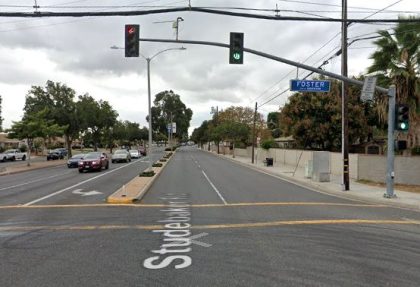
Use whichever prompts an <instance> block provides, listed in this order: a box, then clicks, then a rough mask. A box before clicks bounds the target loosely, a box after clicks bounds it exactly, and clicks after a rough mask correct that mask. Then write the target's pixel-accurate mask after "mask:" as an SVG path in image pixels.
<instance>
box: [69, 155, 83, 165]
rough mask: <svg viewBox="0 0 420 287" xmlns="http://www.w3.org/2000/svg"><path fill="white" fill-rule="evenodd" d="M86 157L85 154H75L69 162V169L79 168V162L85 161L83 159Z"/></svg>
mask: <svg viewBox="0 0 420 287" xmlns="http://www.w3.org/2000/svg"><path fill="white" fill-rule="evenodd" d="M84 156H85V154H84V153H79V154H75V155H74V156H72V157H71V158H70V159H69V160H68V161H67V167H68V168H71V167H78V166H79V161H81V160H82V159H83V157H84Z"/></svg>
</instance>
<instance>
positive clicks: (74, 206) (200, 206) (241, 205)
mask: <svg viewBox="0 0 420 287" xmlns="http://www.w3.org/2000/svg"><path fill="white" fill-rule="evenodd" d="M249 206H250V207H252V206H348V207H372V208H378V207H387V205H383V204H357V203H356V204H354V203H331V202H241V203H229V204H192V205H190V207H191V208H206V207H225V208H226V207H249ZM89 207H103V208H109V207H133V208H165V207H171V206H170V205H167V204H104V203H99V204H60V205H57V204H51V205H29V206H25V205H4V206H0V210H1V209H43V208H89Z"/></svg>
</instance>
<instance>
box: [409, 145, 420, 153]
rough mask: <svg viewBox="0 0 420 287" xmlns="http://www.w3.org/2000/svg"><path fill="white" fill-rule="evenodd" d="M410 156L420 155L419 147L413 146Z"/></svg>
mask: <svg viewBox="0 0 420 287" xmlns="http://www.w3.org/2000/svg"><path fill="white" fill-rule="evenodd" d="M411 154H412V155H420V146H415V147H413V148H412V149H411Z"/></svg>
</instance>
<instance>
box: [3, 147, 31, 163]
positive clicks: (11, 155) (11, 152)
mask: <svg viewBox="0 0 420 287" xmlns="http://www.w3.org/2000/svg"><path fill="white" fill-rule="evenodd" d="M26 158H27V155H26V152H21V151H20V150H18V149H8V150H6V151H5V152H4V153H0V160H1V161H8V160H10V161H15V160H18V159H19V160H26Z"/></svg>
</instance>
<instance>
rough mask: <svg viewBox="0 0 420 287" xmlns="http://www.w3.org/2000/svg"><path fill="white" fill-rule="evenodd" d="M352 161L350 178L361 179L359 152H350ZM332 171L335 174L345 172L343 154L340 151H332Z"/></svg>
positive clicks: (350, 160)
mask: <svg viewBox="0 0 420 287" xmlns="http://www.w3.org/2000/svg"><path fill="white" fill-rule="evenodd" d="M349 162H350V178H352V179H356V180H357V179H359V172H358V171H359V168H358V165H359V154H349ZM330 169H331V171H330V173H331V174H333V175H341V174H342V172H343V156H342V154H341V153H338V152H331V153H330Z"/></svg>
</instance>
